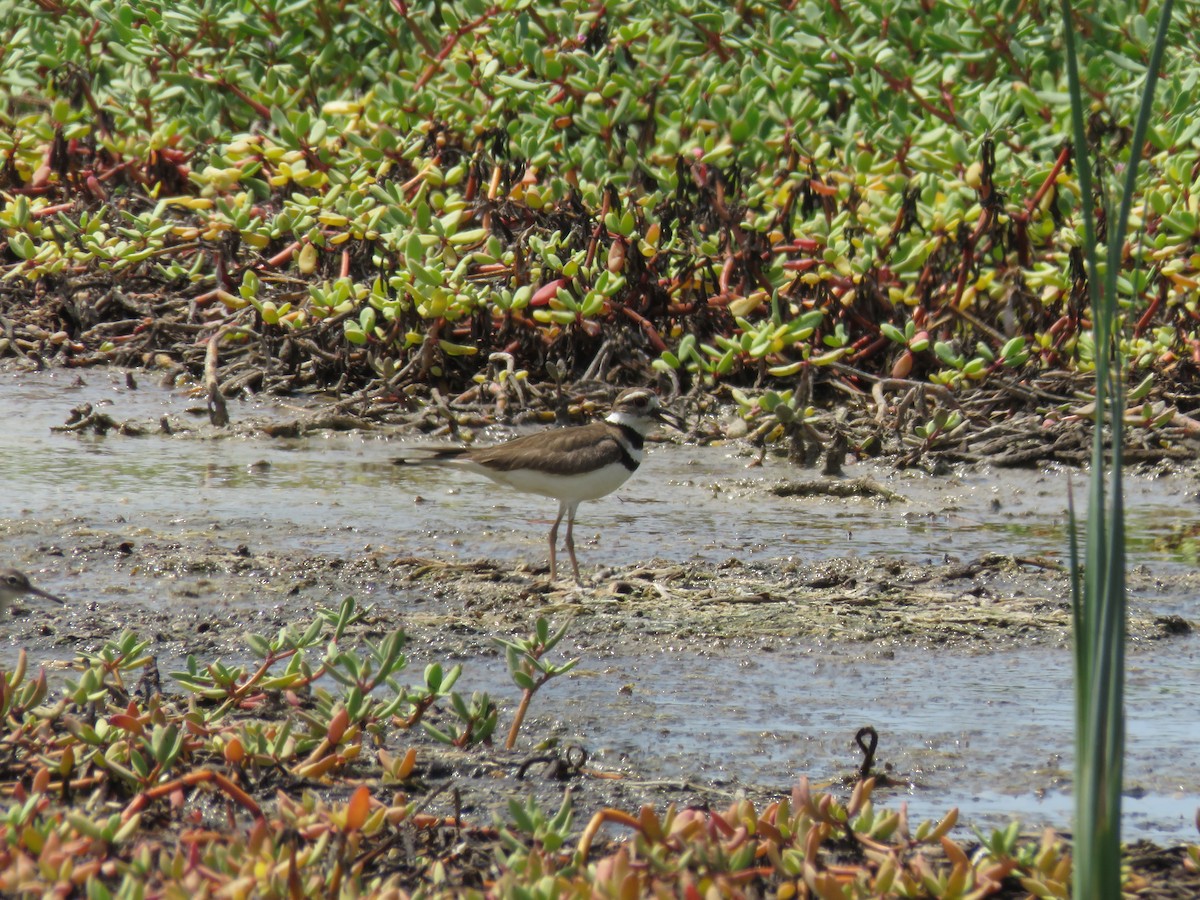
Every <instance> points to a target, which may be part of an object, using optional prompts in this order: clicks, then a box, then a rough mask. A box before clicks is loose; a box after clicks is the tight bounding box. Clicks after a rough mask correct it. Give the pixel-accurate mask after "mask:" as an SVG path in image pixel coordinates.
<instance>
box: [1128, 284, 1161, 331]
mask: <svg viewBox="0 0 1200 900" xmlns="http://www.w3.org/2000/svg"><path fill="white" fill-rule="evenodd" d="M1166 302H1167V279H1165V278H1163V279H1162V280H1161V281H1160V282H1159V285H1158V293H1157V294H1156V295H1155V296H1154V299H1153V300H1151V301H1150V305H1149V306H1148V307H1147V308H1146V311H1145V312H1144V313H1142V314H1141V316H1140V317H1139V318H1138V320H1137V325H1135V326H1134V327H1133V336H1134V337H1141V336H1142V333H1143V332H1144V331H1145V330H1146V329H1147V328H1149V327H1150V320H1151V319H1153V318H1154V316H1155V315H1157V313H1158V311H1159V310H1160V309H1162V305H1163V304H1164V303H1166Z"/></svg>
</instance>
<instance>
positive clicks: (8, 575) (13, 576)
mask: <svg viewBox="0 0 1200 900" xmlns="http://www.w3.org/2000/svg"><path fill="white" fill-rule="evenodd" d="M26 594H33V595H34V596H36V597H42V598H44V599H46V600H53V601H54V602H55V603H60V604H61V603H66V601H65V600H63V599H62V598H61V597H55V596H54V595H53V594H50V593H47V592H46V591H43V590H42V589H41V588H39V587H34V586H33V585H32V584H30V582H29V576H28V575H26V574H25V573H24V572H22V571H21V570H20V569H0V615H2V614H3V613H5V612H6V611H7V610H8V605H9V604H10V603H12V602H13V601H14V600H16V599H17V598H18V597H23V596H25V595H26Z"/></svg>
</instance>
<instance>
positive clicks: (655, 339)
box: [620, 306, 667, 353]
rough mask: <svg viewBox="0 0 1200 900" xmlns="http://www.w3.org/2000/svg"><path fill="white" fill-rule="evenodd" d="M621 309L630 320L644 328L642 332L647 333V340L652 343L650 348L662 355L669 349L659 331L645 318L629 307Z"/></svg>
mask: <svg viewBox="0 0 1200 900" xmlns="http://www.w3.org/2000/svg"><path fill="white" fill-rule="evenodd" d="M620 309H621V312H623V313H624V314H625V315H626V316H627V317H628V318H630V319H632V320H633V321H635V322H637V323H638V324H639V325H641V326H642V331H644V332H646V338H647V339H648V340H649V341H650V346H651V347H653V348H654V350H655V352H657V353H662V352H663V351H664V350H666V349H667V344H666V342H665V341H664V340H663V339H662V337H661V336H660V335H659V333H658V330H657V329H656V328H655V327H654V326H653V325H651V324H650V322H649V321H648V320H647V319H646V317H645V316H642V315H640V314H639V313H636V312H634V311H633V310H632V309H630V308H629V307H628V306H622V307H620Z"/></svg>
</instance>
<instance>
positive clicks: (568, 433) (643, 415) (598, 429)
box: [395, 388, 683, 584]
mask: <svg viewBox="0 0 1200 900" xmlns="http://www.w3.org/2000/svg"><path fill="white" fill-rule="evenodd" d="M658 422H663V423H665V424H668V425H670V426H672V427H673V428H676V429H679V430H682V428H683V422H682V421H681V420H680V419H679V418H678V417H677V416H675V415H673V414H672V413H670V412H668V411H667V410H666V409H664V408H663V406H662V402H661V401H660V400H659V398H658V395H657V394H656V393H654V391H651V390H648V389H646V388H629V389H627V390H624V391H622V392H621V393H620V394H619V395H617V399H616V401H615V402H614V403H613V406H612V411H611V412H610V413H609V414H608V416H607V417H606V418H605V419H604V421H602V422H593V423H592V424H590V425H575V426H571V427H568V428H550V429H547V430H546V431H539V432H537V433H535V434H527V435H524V436H522V437H518V438H514V439H513V440H511V441H506V442H504V443H501V444H493V445H491V446H488V447H446V448H434V449H430V450H425V451H420V450H418V451H415V453H416V455H409V456H404V457H400V458H398V459H396V460H395V463H396V464H397V465H443V466H457V467H459V468H462V469H466V470H468V471H471V472H475V473H477V474H479V475H486V476H487V477H488V478H490V479H491V480H492V481H494V482H496V483H497V484H502V485H506V486H508V487H511V488H515V489H516V490H518V491H523V492H525V493H528V494H540V495H541V496H543V497H552V498H554V499H555V500H557V501H558V517H557V518H556V519H555V520H554V525H553V526H552V527H551V529H550V581H551V582H554V581H555V579H556V576H557V566H556V558H555V551H556V545H557V544H558V526H559V525H560V524H561V523H562V520H563V517H564V516H566V519H567V536H566V547H567V555H568V556H570V558H571V569H572V571H573V572H574V574H575V582H576V583H577V584H582V583H583V581H582V579H581V578H580V577H579V562H578V560H576V558H575V537H574V534H573V530H574V526H575V511H576V510H577V509H578V508H579V504H580V503H581V502H583V501H584V500H598V499H599V498H601V497H604V496H606V495H608V494H611V493H612V492H613V491H615V490H616V489H617V488H619V487H620V486H621V485H623V484H624V483H625V482H626V481H628V480H629V476H630V475H632V474H633V473H634V472H636V471H637V468H638V466H639V465H640V464H641V462H642V458H643V456H644V455H645V454H644V450H643V444H644V442H645V439H646V435H647V434H648V433H649V432H650V430H651V429H652V428H654V426H655V424H656V423H658Z"/></svg>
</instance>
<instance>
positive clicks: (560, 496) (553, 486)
mask: <svg viewBox="0 0 1200 900" xmlns="http://www.w3.org/2000/svg"><path fill="white" fill-rule="evenodd" d="M470 469H471V470H472V471H473V472H478V473H479V474H481V475H486V476H487V477H488V478H490V479H492V481H495V482H496V483H497V484H503V485H507V486H508V487H511V488H516V489H517V490H518V491H524V492H526V493H528V494H541V495H542V496H543V497H554V498H555V499H557V500H563V501H565V502H567V503H578V502H579V501H581V500H596V499H598V498H600V497H603V496H605V495H606V494H611V493H612V492H613V491H615V490H616V489H617V488H619V487H620V486H621V485H623V484H624V483H625V482H626V481H628V480H629V476H630V475H632V474H633V473H632V472H630V471H629V470H628V469H627V468H625V467H624V466H623V465H621V464H620V463H612V464H611V465H607V466H605V467H604V468H602V469H597V470H596V471H594V472H589V473H588V474H586V475H551V474H549V473H546V472H538V471H537V470H535V469H514V470H512V471H511V472H494V471H492V470H491V469H489V468H487V467H486V466H481V465H477V464H472V465H470Z"/></svg>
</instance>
